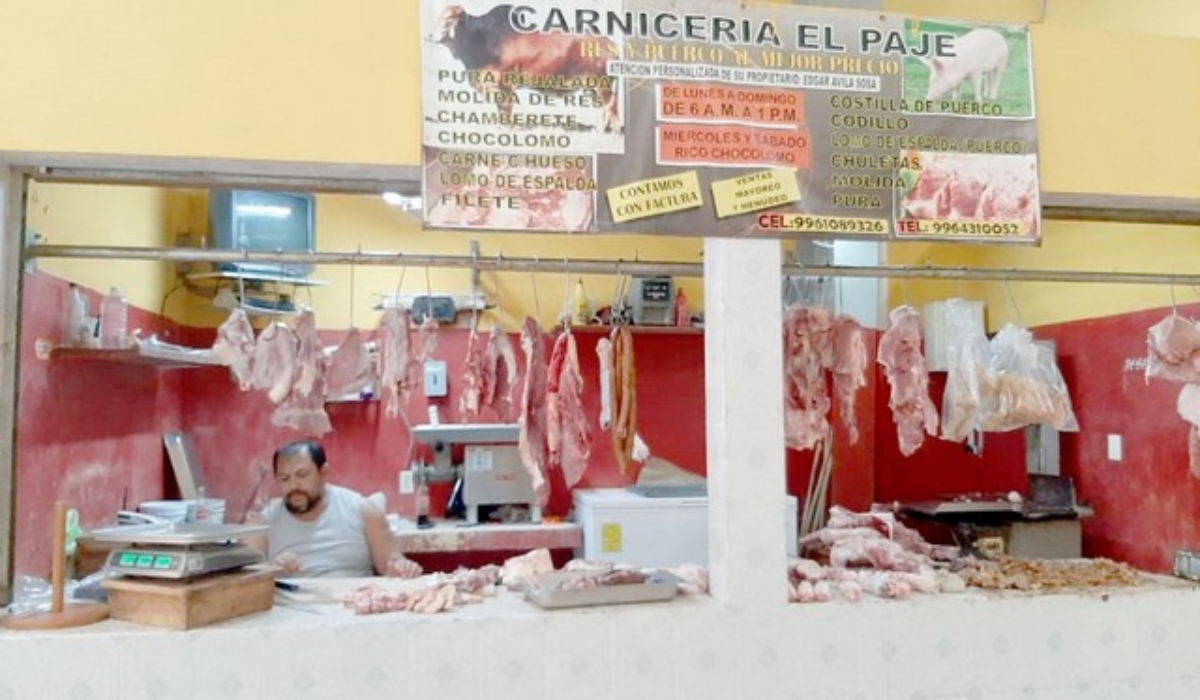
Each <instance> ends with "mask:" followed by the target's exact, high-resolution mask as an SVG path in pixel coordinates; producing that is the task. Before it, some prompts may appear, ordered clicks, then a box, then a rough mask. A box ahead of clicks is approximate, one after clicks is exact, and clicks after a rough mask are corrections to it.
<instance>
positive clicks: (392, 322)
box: [379, 309, 413, 418]
mask: <svg viewBox="0 0 1200 700" xmlns="http://www.w3.org/2000/svg"><path fill="white" fill-rule="evenodd" d="M411 328H412V321H411V318H410V316H409V314H408V311H407V310H405V309H387V310H385V311H384V312H383V316H382V317H381V318H380V319H379V331H380V336H381V338H380V350H379V352H380V357H379V360H380V370H379V383H380V384H381V385H382V390H383V394H384V396H385V397H386V398H385V405H384V412H385V413H386V414H387V415H388V416H389V417H391V418H395V417H396V416H398V415H400V407H401V405H402V404H404V403H406V402H407V401H408V394H409V392H410V391H411V390H412V384H413V382H412V378H411V377H410V376H409V365H410V355H411V354H412V348H411V343H410V340H411Z"/></svg>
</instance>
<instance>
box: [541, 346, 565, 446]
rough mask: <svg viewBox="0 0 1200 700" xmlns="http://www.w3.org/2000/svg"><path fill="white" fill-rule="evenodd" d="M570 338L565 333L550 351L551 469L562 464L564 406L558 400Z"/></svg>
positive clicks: (548, 418)
mask: <svg viewBox="0 0 1200 700" xmlns="http://www.w3.org/2000/svg"><path fill="white" fill-rule="evenodd" d="M569 337H570V334H569V333H563V334H562V335H559V336H558V338H557V339H556V340H555V341H554V349H553V350H551V351H550V366H549V367H548V368H547V370H546V448H547V450H548V452H547V454H548V455H549V461H548V462H547V464H548V465H549V466H550V467H556V466H558V465H559V464H561V463H562V406H561V404H560V403H559V400H558V390H559V383H560V382H561V381H562V370H563V364H564V363H565V362H566V358H567V340H568V338H569Z"/></svg>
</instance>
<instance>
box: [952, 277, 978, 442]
mask: <svg viewBox="0 0 1200 700" xmlns="http://www.w3.org/2000/svg"><path fill="white" fill-rule="evenodd" d="M988 356H989V347H988V339H987V336H986V335H984V334H983V331H982V330H981V329H980V328H979V324H978V323H977V321H976V316H975V311H974V309H973V308H972V306H971V305H970V304H968V303H967V302H965V301H964V300H962V299H949V300H947V301H946V390H945V392H944V393H943V395H942V435H941V437H942V439H943V440H949V441H951V442H962V441H963V440H966V439H967V438H968V437H969V436H970V435H971V431H973V430H976V429H978V428H979V427H980V423H981V421H982V411H983V403H984V397H983V393H984V391H985V387H986V375H987V371H988Z"/></svg>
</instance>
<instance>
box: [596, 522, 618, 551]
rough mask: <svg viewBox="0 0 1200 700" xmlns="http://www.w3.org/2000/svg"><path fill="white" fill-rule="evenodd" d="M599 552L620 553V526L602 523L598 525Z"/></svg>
mask: <svg viewBox="0 0 1200 700" xmlns="http://www.w3.org/2000/svg"><path fill="white" fill-rule="evenodd" d="M600 551H601V552H620V551H621V524H620V523H603V524H602V525H600Z"/></svg>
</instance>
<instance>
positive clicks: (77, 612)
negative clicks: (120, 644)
mask: <svg viewBox="0 0 1200 700" xmlns="http://www.w3.org/2000/svg"><path fill="white" fill-rule="evenodd" d="M107 617H108V606H107V605H105V604H103V603H91V602H86V601H85V602H75V601H67V603H66V604H65V605H63V609H62V610H61V611H59V612H54V611H38V612H32V613H27V614H24V615H9V616H8V617H5V618H4V619H3V620H2V621H0V622H2V623H3V625H4V627H6V628H8V629H10V630H57V629H66V628H68V627H82V626H83V625H90V624H93V623H96V622H100V621H101V620H103V619H105V618H107Z"/></svg>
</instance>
